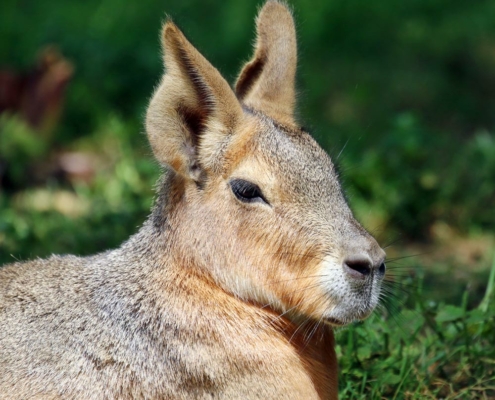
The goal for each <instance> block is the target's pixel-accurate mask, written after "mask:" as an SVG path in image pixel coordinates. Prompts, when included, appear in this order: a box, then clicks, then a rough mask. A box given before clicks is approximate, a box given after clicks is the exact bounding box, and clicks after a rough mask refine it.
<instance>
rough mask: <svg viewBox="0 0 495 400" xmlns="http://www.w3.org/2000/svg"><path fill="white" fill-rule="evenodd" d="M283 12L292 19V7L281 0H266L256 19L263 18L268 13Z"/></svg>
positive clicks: (279, 13) (280, 13)
mask: <svg viewBox="0 0 495 400" xmlns="http://www.w3.org/2000/svg"><path fill="white" fill-rule="evenodd" d="M282 14H285V15H286V16H289V17H290V18H291V19H292V9H291V7H290V6H289V5H288V4H287V3H286V2H285V1H283V0H268V1H267V2H266V3H265V4H264V5H263V7H262V8H261V10H260V12H259V14H258V19H262V18H265V17H267V16H270V15H282Z"/></svg>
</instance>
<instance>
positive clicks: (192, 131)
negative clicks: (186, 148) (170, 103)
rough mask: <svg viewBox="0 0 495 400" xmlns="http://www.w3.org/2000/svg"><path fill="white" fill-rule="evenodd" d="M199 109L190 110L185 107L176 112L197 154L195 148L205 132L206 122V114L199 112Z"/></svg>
mask: <svg viewBox="0 0 495 400" xmlns="http://www.w3.org/2000/svg"><path fill="white" fill-rule="evenodd" d="M200 110H201V109H197V110H192V109H189V108H187V107H184V106H182V107H179V109H178V110H177V112H178V114H179V115H180V116H181V118H182V121H183V123H184V125H185V126H186V128H187V130H188V131H189V136H190V139H191V144H192V145H193V147H194V148H195V151H196V152H197V150H196V149H197V148H198V146H199V142H200V136H201V134H202V133H203V132H204V130H205V125H206V120H207V118H208V115H207V113H206V112H201V111H200Z"/></svg>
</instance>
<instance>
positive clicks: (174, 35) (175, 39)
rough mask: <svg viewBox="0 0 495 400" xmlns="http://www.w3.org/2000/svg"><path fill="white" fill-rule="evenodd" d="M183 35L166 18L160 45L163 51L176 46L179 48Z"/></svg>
mask: <svg viewBox="0 0 495 400" xmlns="http://www.w3.org/2000/svg"><path fill="white" fill-rule="evenodd" d="M183 39H184V35H183V33H182V31H181V30H180V29H179V27H178V26H177V25H175V23H174V22H173V21H172V19H171V18H167V21H166V22H165V24H164V25H163V28H162V43H163V47H164V49H171V48H175V47H177V46H181V43H183V41H184V40H183Z"/></svg>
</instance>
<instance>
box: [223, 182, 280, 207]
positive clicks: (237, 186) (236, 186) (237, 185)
mask: <svg viewBox="0 0 495 400" xmlns="http://www.w3.org/2000/svg"><path fill="white" fill-rule="evenodd" d="M229 186H230V188H231V190H232V192H233V193H234V195H235V196H236V198H237V199H239V200H240V201H242V202H243V203H256V202H260V201H262V202H264V203H266V204H267V205H270V203H269V202H268V200H267V199H266V197H265V196H264V194H263V191H262V190H261V188H260V187H259V185H257V184H256V183H254V182H251V181H248V180H246V179H242V178H233V179H231V180H230V181H229ZM246 189H255V190H256V191H257V195H256V197H253V198H250V197H244V196H242V194H240V193H239V192H240V191H241V190H246ZM258 199H259V200H258Z"/></svg>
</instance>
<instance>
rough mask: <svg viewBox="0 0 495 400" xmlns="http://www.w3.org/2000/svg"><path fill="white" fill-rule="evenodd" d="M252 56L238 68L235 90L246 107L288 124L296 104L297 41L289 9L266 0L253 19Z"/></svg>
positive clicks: (279, 3) (292, 117)
mask: <svg viewBox="0 0 495 400" xmlns="http://www.w3.org/2000/svg"><path fill="white" fill-rule="evenodd" d="M256 35H257V39H256V44H255V52H254V56H253V58H252V59H251V61H249V62H248V63H247V64H246V65H245V66H244V68H243V69H242V71H241V73H240V74H239V77H238V79H237V83H236V85H235V90H236V93H237V97H238V98H239V99H240V100H241V101H242V102H243V103H244V104H246V105H247V106H250V107H253V108H255V109H258V110H260V111H263V112H265V113H266V114H268V115H270V116H271V117H272V118H275V119H276V120H278V121H281V122H287V123H289V124H290V123H292V122H293V119H294V107H295V103H296V90H295V76H296V66H297V43H296V29H295V26H294V20H293V18H292V14H291V12H290V10H289V8H288V7H287V6H286V5H285V4H284V3H283V2H279V1H277V0H268V1H267V2H266V4H265V5H264V6H263V7H262V9H261V10H260V12H259V14H258V18H257V19H256Z"/></svg>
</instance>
